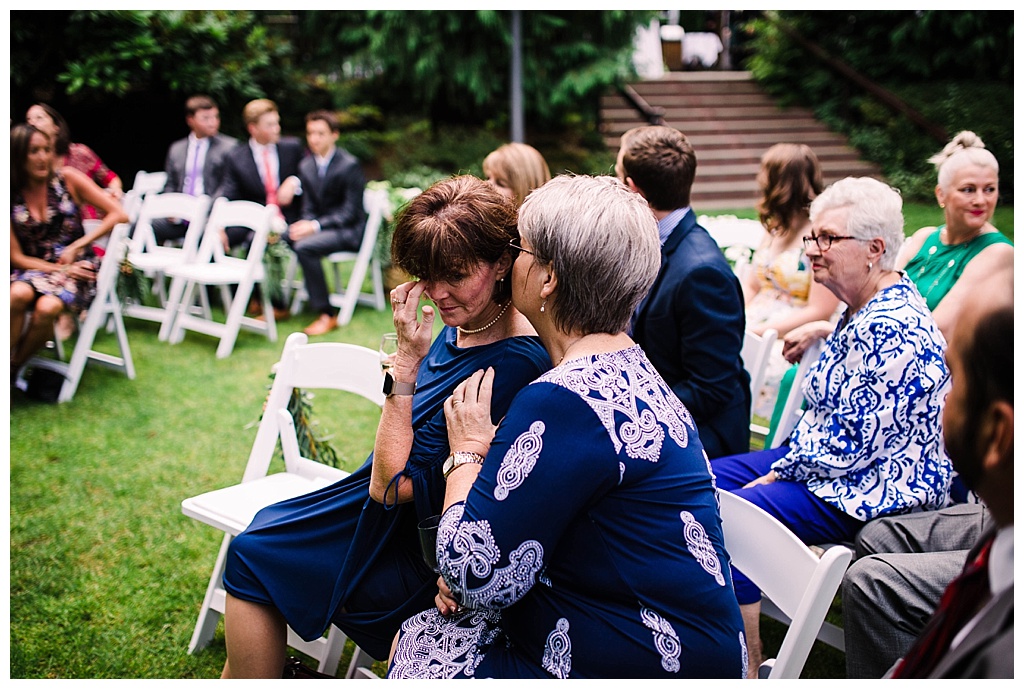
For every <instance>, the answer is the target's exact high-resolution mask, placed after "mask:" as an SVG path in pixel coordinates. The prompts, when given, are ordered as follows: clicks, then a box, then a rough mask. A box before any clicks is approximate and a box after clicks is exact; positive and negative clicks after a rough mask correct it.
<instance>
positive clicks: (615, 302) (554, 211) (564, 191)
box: [519, 175, 661, 334]
mask: <svg viewBox="0 0 1024 689" xmlns="http://www.w3.org/2000/svg"><path fill="white" fill-rule="evenodd" d="M519 232H520V234H521V235H522V236H523V237H525V238H526V239H527V240H529V242H530V244H531V246H532V248H533V251H534V252H535V256H536V260H537V261H538V262H539V263H540V264H542V265H551V266H552V268H553V269H554V273H555V275H556V276H557V277H558V289H557V290H556V291H555V293H554V295H553V296H552V301H551V304H550V308H551V315H552V318H553V319H554V321H555V324H556V325H557V326H558V328H559V329H560V330H562V331H563V332H573V331H577V332H584V333H596V332H602V333H612V334H616V333H619V332H623V331H625V330H626V329H627V328H628V326H629V319H630V317H631V316H632V314H633V310H634V309H635V308H636V305H637V304H639V303H640V300H641V299H643V297H644V295H646V294H647V292H648V291H649V290H650V288H651V285H652V284H654V280H655V278H656V277H657V276H658V269H659V268H660V266H661V241H660V239H659V238H658V222H657V220H655V218H654V214H653V213H652V212H651V209H650V206H648V204H647V202H646V201H645V200H644V198H643V196H641V195H640V194H637V193H635V192H633V191H630V189H629V188H628V187H626V185H625V184H623V183H622V182H620V181H619V180H617V179H615V178H614V177H610V176H607V177H605V176H602V177H591V176H588V175H559V176H558V177H555V178H554V179H552V180H551V181H550V182H547V183H546V184H544V185H543V186H541V187H539V188H537V189H535V190H533V191H532V192H530V195H529V196H527V197H526V201H524V202H523V206H522V208H521V209H520V211H519Z"/></svg>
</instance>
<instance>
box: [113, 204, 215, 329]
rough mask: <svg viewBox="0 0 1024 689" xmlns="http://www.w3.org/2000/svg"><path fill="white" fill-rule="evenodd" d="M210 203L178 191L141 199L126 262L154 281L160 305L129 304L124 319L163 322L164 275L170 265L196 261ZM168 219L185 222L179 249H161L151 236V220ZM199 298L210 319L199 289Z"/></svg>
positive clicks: (164, 247) (208, 308)
mask: <svg viewBox="0 0 1024 689" xmlns="http://www.w3.org/2000/svg"><path fill="white" fill-rule="evenodd" d="M211 201H212V200H211V199H210V197H209V196H205V195H203V196H190V195H189V194H183V193H180V192H168V193H166V194H149V195H147V196H146V197H145V199H143V201H142V204H141V209H140V211H139V213H138V219H137V220H136V222H135V230H134V231H133V232H132V239H131V245H130V246H129V249H128V260H129V261H130V262H131V264H132V266H133V267H134V268H135V269H136V270H141V271H142V272H143V273H145V274H146V276H148V277H149V278H150V279H151V280H153V291H154V292H155V293H156V295H157V299H158V300H159V301H160V306H147V305H146V304H135V303H130V304H128V305H126V307H125V315H126V316H129V317H131V318H141V319H144V320H148V321H154V322H157V323H163V322H164V318H165V316H166V315H167V289H166V286H165V284H164V283H165V279H164V278H165V274H166V272H167V269H168V268H170V267H172V266H177V265H182V264H184V263H189V262H190V261H194V260H196V256H197V254H198V253H199V243H200V241H201V239H202V236H203V228H204V227H205V226H206V218H207V214H208V213H209V211H210V203H211ZM167 218H176V219H178V220H183V221H187V222H188V229H187V230H186V231H185V238H184V241H183V243H182V245H181V247H175V246H161V245H160V244H158V243H157V240H156V235H155V234H154V233H153V221H154V220H158V219H167ZM199 297H200V300H202V308H203V311H202V312H203V313H205V314H206V317H207V318H210V315H209V314H210V307H209V304H208V303H207V302H206V290H200V291H199Z"/></svg>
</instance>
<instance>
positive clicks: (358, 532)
mask: <svg viewBox="0 0 1024 689" xmlns="http://www.w3.org/2000/svg"><path fill="white" fill-rule="evenodd" d="M516 236H517V233H516V210H515V207H514V206H513V205H512V204H511V203H509V202H508V201H507V200H506V199H504V198H503V197H502V196H501V194H500V193H498V192H497V191H496V190H494V189H493V187H491V186H490V185H488V184H487V183H486V182H483V181H482V180H479V179H476V178H474V177H468V176H465V177H458V178H452V179H449V180H444V181H442V182H439V183H437V184H436V185H434V186H433V187H431V188H430V189H428V190H427V191H425V192H424V193H423V194H421V195H420V196H418V197H417V198H415V199H414V200H413V201H411V202H410V203H409V204H408V206H406V208H405V209H404V210H403V211H402V213H401V215H400V216H399V219H398V222H397V225H396V228H395V235H394V240H393V244H392V256H393V260H394V263H395V264H396V265H397V266H399V267H400V268H402V269H403V270H405V272H407V273H408V274H410V275H416V276H418V277H419V278H420V279H419V281H417V282H408V283H405V284H403V285H400V286H399V287H397V288H396V289H395V290H393V291H392V293H391V302H392V307H393V309H394V323H395V329H396V331H397V332H398V336H399V348H398V354H397V355H396V357H395V360H394V362H393V366H392V368H391V369H390V372H389V376H390V379H389V380H388V381H387V383H386V385H385V391H386V392H388V391H390V394H389V395H388V396H387V398H386V400H385V403H384V409H383V412H382V415H381V421H380V425H379V427H378V430H377V439H376V443H375V446H374V453H373V454H372V455H371V456H370V458H369V459H368V460H367V462H366V463H365V464H364V465H363V467H362V468H360V469H359V470H357V471H355V472H354V473H353V474H351V475H350V476H348V477H346V478H345V479H343V480H341V481H339V482H338V483H336V484H334V485H333V486H329V487H327V488H324V489H322V490H320V491H317V492H314V493H311V494H308V495H304V496H301V497H298V498H295V499H292V500H287V501H284V502H281V503H278V504H276V505H271V506H270V507H267V508H265V509H263V510H262V511H260V512H259V513H258V514H257V515H256V517H255V518H254V519H253V521H252V523H251V524H250V525H249V527H248V528H247V529H246V530H245V531H244V532H243V533H241V534H239V535H238V537H236V538H235V539H234V541H233V542H232V546H231V549H230V551H229V554H228V562H227V565H226V570H225V574H224V588H225V589H226V590H227V592H228V596H227V603H226V610H225V636H226V642H227V651H228V661H227V663H226V664H225V667H224V676H225V677H280V676H281V672H282V668H283V666H284V653H285V632H286V626H285V623H287V624H288V625H289V626H291V628H292V629H293V630H294V631H295V632H296V633H297V634H299V636H301V637H303V638H304V639H307V640H311V639H316V638H318V637H320V636H321V635H322V634H323V633H324V631H325V630H326V629H327V628H328V627H329V625H330V624H331V623H334V624H335V625H337V626H338V627H339V628H341V629H342V630H343V631H344V632H345V633H346V634H347V635H348V636H349V637H350V638H352V639H353V640H355V642H356V643H357V644H358V645H359V646H360V648H362V649H363V650H365V651H366V652H367V653H369V654H370V655H371V656H374V657H375V658H380V659H383V658H385V657H387V654H388V649H389V647H390V644H391V641H392V639H393V638H394V635H395V633H396V631H397V630H398V625H399V624H400V623H401V621H402V620H403V619H405V618H406V617H408V616H409V615H411V614H412V613H414V612H416V611H417V610H421V609H423V607H425V606H427V605H430V603H431V601H432V599H433V597H434V596H435V594H436V593H437V584H436V580H437V576H436V574H434V573H433V572H432V571H431V570H430V569H429V568H428V567H427V566H426V565H425V564H424V562H423V558H422V555H421V553H420V549H419V540H418V533H417V529H416V525H417V523H418V522H419V521H420V520H422V519H424V518H426V517H428V516H430V515H435V514H438V513H440V511H441V506H442V503H443V498H444V488H445V483H444V479H443V476H442V463H443V462H444V460H445V458H446V457H447V456H448V454H449V451H448V436H447V431H446V422H445V417H444V411H443V406H442V405H443V403H444V401H445V399H447V398H448V397H449V396H450V395H451V392H452V390H453V389H454V388H455V386H456V385H458V384H459V383H460V382H461V381H463V380H464V379H465V378H466V377H467V376H468V375H470V374H471V373H472V372H473V371H475V370H477V369H479V368H481V367H493V368H494V370H495V371H496V372H497V374H496V375H497V379H496V383H495V390H496V392H495V400H496V403H495V407H494V413H495V418H496V419H498V418H501V416H503V415H504V413H505V410H506V409H507V408H508V405H509V403H510V402H511V400H512V397H513V396H514V395H515V394H516V392H518V391H519V390H520V389H521V388H522V387H523V386H524V385H526V384H527V383H529V382H530V381H531V380H533V379H535V378H536V377H537V376H538V375H540V374H541V373H542V372H543V371H545V370H547V369H548V368H549V367H550V364H549V361H548V358H547V354H546V352H545V350H544V349H543V347H542V346H541V344H540V342H539V340H538V339H537V337H536V336H535V333H534V331H533V328H532V327H531V326H530V324H529V322H528V321H527V320H526V319H525V318H524V317H523V316H522V315H521V314H520V313H519V312H518V311H516V309H515V308H513V307H512V306H511V300H510V295H511V286H510V284H509V279H508V276H509V273H510V272H511V267H512V262H513V260H514V259H513V257H512V253H511V252H510V250H509V241H510V240H511V239H512V238H514V237H516ZM421 297H427V298H429V299H430V300H431V301H432V302H433V306H423V307H422V318H420V315H419V314H420V308H419V302H420V298H421ZM436 312H440V316H441V319H442V321H443V322H444V324H445V327H444V328H443V329H442V330H441V333H440V334H439V335H438V336H437V338H436V340H434V342H433V344H431V336H432V333H433V323H434V316H435V313H436Z"/></svg>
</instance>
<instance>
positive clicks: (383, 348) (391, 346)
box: [380, 333, 398, 373]
mask: <svg viewBox="0 0 1024 689" xmlns="http://www.w3.org/2000/svg"><path fill="white" fill-rule="evenodd" d="M396 354H398V333H384V335H383V336H382V337H381V338H380V370H381V372H382V373H384V372H387V371H388V370H389V369H390V368H391V367H392V366H394V365H395V355H396Z"/></svg>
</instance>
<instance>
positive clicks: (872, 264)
mask: <svg viewBox="0 0 1024 689" xmlns="http://www.w3.org/2000/svg"><path fill="white" fill-rule="evenodd" d="M874 265H875V264H874V263H871V262H870V261H868V270H869V271H870V270H871V269H872V268H873V267H874Z"/></svg>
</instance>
